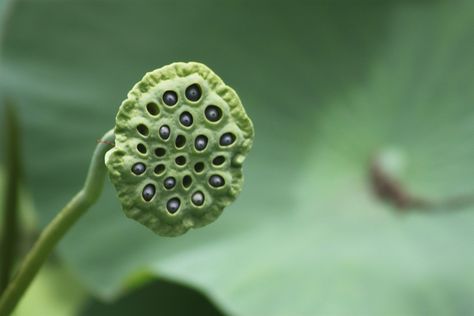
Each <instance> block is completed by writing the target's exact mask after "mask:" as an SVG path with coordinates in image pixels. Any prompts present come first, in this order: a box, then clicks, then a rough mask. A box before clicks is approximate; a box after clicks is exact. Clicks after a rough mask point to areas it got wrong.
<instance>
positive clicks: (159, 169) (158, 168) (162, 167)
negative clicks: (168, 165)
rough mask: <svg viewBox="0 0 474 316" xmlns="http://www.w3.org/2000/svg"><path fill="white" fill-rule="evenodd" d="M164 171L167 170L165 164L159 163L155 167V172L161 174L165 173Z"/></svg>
mask: <svg viewBox="0 0 474 316" xmlns="http://www.w3.org/2000/svg"><path fill="white" fill-rule="evenodd" d="M163 171H165V165H163V164H159V165H157V166H156V167H155V173H156V174H158V175H159V174H161V173H163Z"/></svg>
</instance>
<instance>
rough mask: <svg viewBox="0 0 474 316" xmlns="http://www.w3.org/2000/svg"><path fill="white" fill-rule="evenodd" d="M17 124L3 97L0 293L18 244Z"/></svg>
mask: <svg viewBox="0 0 474 316" xmlns="http://www.w3.org/2000/svg"><path fill="white" fill-rule="evenodd" d="M19 147H20V146H19V128H18V121H17V118H16V115H15V112H14V107H13V106H12V105H11V103H9V102H8V101H5V167H6V177H5V179H6V182H5V199H4V204H3V214H2V215H3V223H2V224H3V228H2V231H1V232H2V236H1V239H0V295H1V294H2V293H3V291H4V290H5V288H6V287H7V284H8V281H9V280H10V277H11V272H12V268H13V265H14V263H15V257H16V253H17V245H18V188H19V185H20V154H19V152H20V148H19Z"/></svg>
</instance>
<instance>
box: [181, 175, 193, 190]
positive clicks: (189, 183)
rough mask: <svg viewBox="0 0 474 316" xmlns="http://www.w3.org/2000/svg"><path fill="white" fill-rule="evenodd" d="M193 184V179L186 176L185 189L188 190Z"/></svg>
mask: <svg viewBox="0 0 474 316" xmlns="http://www.w3.org/2000/svg"><path fill="white" fill-rule="evenodd" d="M191 183H193V178H191V176H190V175H186V176H184V177H183V187H185V188H188V187H189V186H190V185H191Z"/></svg>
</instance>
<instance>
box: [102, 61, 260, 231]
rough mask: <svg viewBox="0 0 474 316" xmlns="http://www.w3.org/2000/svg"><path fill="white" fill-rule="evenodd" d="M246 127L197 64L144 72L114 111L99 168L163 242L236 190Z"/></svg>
mask: <svg viewBox="0 0 474 316" xmlns="http://www.w3.org/2000/svg"><path fill="white" fill-rule="evenodd" d="M253 136H254V131H253V126H252V122H251V121H250V119H249V118H248V116H247V114H246V113H245V110H244V108H243V106H242V104H241V102H240V99H239V97H238V96H237V94H236V93H235V91H234V90H233V89H232V88H230V87H228V86H226V85H225V84H224V82H223V81H222V80H221V79H220V78H219V77H218V76H217V75H216V74H214V73H213V72H212V71H211V70H210V69H209V68H208V67H206V66H205V65H203V64H199V63H195V62H190V63H174V64H171V65H168V66H165V67H163V68H160V69H157V70H154V71H152V72H150V73H147V74H146V75H145V77H144V78H143V79H142V80H141V81H140V82H138V83H137V84H136V85H135V86H134V87H133V89H132V90H131V91H130V92H129V94H128V98H127V99H126V100H125V101H124V102H123V103H122V105H121V106H120V109H119V112H118V114H117V118H116V126H115V147H114V148H113V149H112V150H110V151H109V152H108V153H107V155H106V157H105V161H106V165H107V168H108V170H109V175H110V178H111V180H112V183H113V185H114V186H115V189H116V190H117V192H118V196H119V199H120V201H121V203H122V208H123V210H124V212H125V214H126V215H127V216H128V217H130V218H133V219H135V220H137V221H139V222H140V223H142V224H144V225H145V226H147V227H148V228H150V229H151V230H153V231H154V232H155V233H157V234H159V235H163V236H177V235H181V234H184V233H185V232H186V231H187V230H189V229H190V228H193V227H200V226H204V225H207V224H209V223H211V222H213V221H214V220H215V219H216V218H217V217H218V216H219V215H220V214H221V213H222V211H223V209H224V208H225V207H226V206H227V205H229V204H230V203H231V202H232V201H233V200H234V199H235V198H236V197H237V195H238V193H239V192H240V190H241V188H242V183H243V176H242V163H243V161H244V159H245V155H246V154H247V152H248V151H249V150H250V147H251V146H252V142H253Z"/></svg>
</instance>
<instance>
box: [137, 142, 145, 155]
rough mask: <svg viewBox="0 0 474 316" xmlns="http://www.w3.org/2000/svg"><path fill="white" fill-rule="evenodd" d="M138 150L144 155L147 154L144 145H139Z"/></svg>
mask: <svg viewBox="0 0 474 316" xmlns="http://www.w3.org/2000/svg"><path fill="white" fill-rule="evenodd" d="M137 150H138V151H139V152H141V153H142V154H146V147H145V145H143V144H138V145H137Z"/></svg>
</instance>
